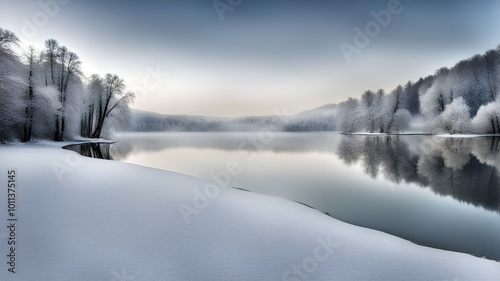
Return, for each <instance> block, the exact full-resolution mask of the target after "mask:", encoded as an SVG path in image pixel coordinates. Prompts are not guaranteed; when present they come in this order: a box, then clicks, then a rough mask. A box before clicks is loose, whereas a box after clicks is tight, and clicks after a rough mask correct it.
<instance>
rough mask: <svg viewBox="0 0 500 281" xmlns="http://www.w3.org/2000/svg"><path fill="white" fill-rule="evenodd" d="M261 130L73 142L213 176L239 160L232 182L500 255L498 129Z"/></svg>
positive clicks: (400, 232)
mask: <svg viewBox="0 0 500 281" xmlns="http://www.w3.org/2000/svg"><path fill="white" fill-rule="evenodd" d="M258 139H259V133H154V134H153V133H137V134H134V133H133V134H125V135H119V136H117V137H116V140H117V143H115V144H112V145H109V144H105V145H96V144H93V145H92V144H87V145H84V146H79V147H71V148H70V149H72V150H74V151H77V152H79V153H81V154H83V155H86V156H90V157H97V158H101V159H102V158H104V159H114V160H121V161H124V162H128V163H134V164H138V165H143V166H148V167H154V168H159V169H164V170H171V171H176V172H180V173H184V174H189V175H192V176H196V177H201V178H205V179H208V180H213V178H211V177H210V176H209V175H210V173H211V172H214V171H215V172H216V171H221V170H223V169H225V167H226V164H227V163H228V161H237V162H238V163H240V164H241V165H242V167H243V172H242V173H241V174H240V175H238V176H237V177H233V178H231V186H236V187H240V188H242V189H246V190H250V191H252V192H259V193H264V194H269V195H273V196H279V197H283V198H287V199H289V200H293V201H296V202H301V203H303V204H305V205H307V206H311V207H313V208H316V209H318V210H320V211H321V212H325V213H328V214H331V215H332V217H334V218H336V219H340V220H343V221H346V222H350V223H352V224H356V225H360V226H363V227H368V228H371V229H376V230H380V231H384V232H386V233H389V234H393V235H396V236H398V237H402V238H404V239H407V240H410V241H414V242H415V243H418V244H421V245H426V246H429V247H434V248H439V249H446V250H452V251H459V252H464V253H470V254H473V255H476V256H485V257H487V258H489V259H494V260H500V247H499V245H500V240H499V237H500V236H499V234H500V221H499V220H498V215H499V213H500V211H499V210H500V207H499V206H500V203H499V202H500V198H499V194H500V191H499V189H500V183H499V181H500V178H499V173H498V171H499V168H500V149H499V147H500V139H499V138H474V139H459V138H453V139H450V138H440V137H430V136H399V137H398V136H343V135H339V134H334V133H307V134H300V133H276V134H275V135H274V136H273V139H272V141H270V142H267V143H263V142H259V141H258ZM252 143H253V144H252ZM255 144H257V145H255ZM250 154H253V155H254V156H255V157H254V158H252V159H253V160H252V161H248V159H249V157H248V156H249V155H250ZM365 174H366V175H368V176H366V175H365ZM389 187H391V188H389ZM431 191H432V192H431ZM445 195H446V197H444V196H445ZM473 205H474V206H476V207H473Z"/></svg>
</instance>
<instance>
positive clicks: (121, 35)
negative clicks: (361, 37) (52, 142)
mask: <svg viewBox="0 0 500 281" xmlns="http://www.w3.org/2000/svg"><path fill="white" fill-rule="evenodd" d="M56 1H57V2H56ZM219 1H220V3H226V5H231V3H233V4H238V1H239V0H219ZM213 2H214V1H213V0H165V1H145V0H142V1H101V0H72V1H69V0H41V1H31V0H0V11H1V13H2V15H1V17H0V27H1V28H4V29H9V30H11V31H13V32H15V33H16V34H17V35H18V36H19V37H20V38H21V40H22V42H23V46H27V45H33V46H35V47H38V48H42V47H43V42H44V41H45V40H46V39H48V38H55V39H57V40H58V41H59V42H60V43H61V44H63V45H65V46H67V47H68V48H69V49H70V50H72V51H74V52H75V53H77V54H78V55H79V56H80V58H81V60H82V62H83V69H84V71H85V74H86V75H88V76H90V74H93V73H98V74H101V75H104V74H106V73H109V72H110V73H116V74H118V75H120V76H121V77H123V78H124V79H125V81H126V84H127V86H128V88H129V89H135V90H138V89H141V87H142V88H148V89H149V90H146V91H142V90H139V91H140V92H141V93H142V92H145V93H146V94H145V95H140V96H141V98H140V99H139V100H138V101H137V102H136V104H135V105H134V106H135V107H137V108H140V109H144V110H149V111H156V112H160V113H167V114H202V115H210V116H239V115H270V114H273V110H274V109H276V108H278V109H280V110H281V109H282V108H283V107H286V108H287V109H288V112H289V113H296V112H299V111H302V110H306V109H310V108H314V107H317V106H320V105H323V104H327V103H337V102H340V101H342V100H345V99H346V98H348V97H359V96H361V94H362V93H363V91H365V90H367V89H374V90H376V89H379V88H383V89H386V90H388V91H389V90H391V89H393V88H395V87H396V86H397V85H398V84H402V83H405V82H406V81H408V80H416V79H418V78H420V77H422V76H427V75H429V74H432V73H434V71H435V70H436V69H438V68H440V67H443V66H449V67H450V66H453V65H454V64H455V63H456V62H458V61H459V60H461V59H465V58H468V57H470V56H472V55H474V54H477V53H483V52H485V51H486V50H488V49H492V48H495V47H496V46H497V45H498V44H500V31H499V30H498V26H500V17H499V16H498V15H499V14H500V1H495V0H484V1H472V0H470V1H465V0H463V1H461V0H443V1H432V0H428V1H425V0H413V1H411V0H402V1H400V5H399V6H397V10H398V11H399V12H398V13H397V14H392V16H391V20H390V22H388V24H386V26H385V27H381V28H380V32H379V34H378V35H374V37H373V38H371V42H370V43H369V44H367V46H366V47H365V46H363V48H359V51H360V52H359V53H356V54H353V55H351V56H350V59H351V62H348V60H347V59H346V57H345V55H344V54H343V51H342V49H341V48H340V44H341V43H342V42H344V43H347V44H350V45H352V46H355V42H354V38H355V35H356V33H355V30H354V29H355V27H359V28H360V29H365V27H366V26H367V24H369V23H370V22H371V21H373V20H374V17H373V15H372V14H371V11H376V12H379V11H381V10H387V9H388V4H389V3H390V2H391V1H390V0H380V1H379V0H364V1H352V0H337V1H335V0H283V1H278V0H243V1H242V2H241V4H239V5H236V6H234V7H231V11H226V12H225V13H222V11H221V10H219V13H218V12H217V10H216V8H214V5H213ZM41 3H48V4H47V5H48V7H49V8H48V10H47V8H45V9H44V8H43V7H42V6H44V5H42V4H41ZM54 3H58V4H57V6H54V5H53V4H54ZM52 11H55V12H52ZM221 14H222V17H221V16H220V15H221ZM221 19H223V21H221ZM379 26H380V25H379ZM371 28H372V29H371V31H372V35H373V34H375V33H377V31H378V30H376V27H374V25H373V23H372V25H371ZM148 69H149V70H148ZM155 70H158V71H159V72H160V75H159V76H158V77H157V78H158V79H156V80H158V82H159V83H156V82H155V81H156V80H155V79H152V78H151V77H152V75H151V74H150V72H151V71H155ZM164 73H169V76H168V77H165V75H164ZM144 81H146V83H145V82H144ZM155 84H157V85H155Z"/></svg>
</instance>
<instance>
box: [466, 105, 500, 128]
mask: <svg viewBox="0 0 500 281" xmlns="http://www.w3.org/2000/svg"><path fill="white" fill-rule="evenodd" d="M472 127H473V130H474V132H476V133H482V134H500V102H491V103H489V104H487V105H483V106H481V108H479V111H478V112H477V115H476V116H475V117H474V119H472Z"/></svg>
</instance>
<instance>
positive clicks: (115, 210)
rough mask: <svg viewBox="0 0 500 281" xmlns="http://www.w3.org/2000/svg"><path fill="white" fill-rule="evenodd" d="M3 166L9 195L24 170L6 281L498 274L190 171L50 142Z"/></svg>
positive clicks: (9, 149) (6, 159)
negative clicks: (105, 157)
mask: <svg viewBox="0 0 500 281" xmlns="http://www.w3.org/2000/svg"><path fill="white" fill-rule="evenodd" d="M0 159H2V161H1V162H0V171H2V172H1V174H2V175H3V177H4V179H2V180H1V182H2V185H1V188H2V189H3V190H2V191H1V194H6V190H5V189H6V185H5V183H6V181H7V171H8V170H11V169H15V170H16V181H17V191H16V192H17V194H16V200H17V202H16V206H17V207H16V208H17V209H16V212H17V213H16V216H17V218H18V221H17V225H16V242H17V244H16V264H15V265H16V273H15V274H12V273H10V272H8V271H7V267H8V266H9V265H7V257H6V254H5V253H6V252H7V243H6V242H7V240H6V239H5V238H7V237H6V236H7V233H6V232H7V230H6V227H4V226H3V225H4V224H6V219H7V217H6V204H5V203H6V199H5V196H4V195H2V197H1V201H0V208H1V209H0V214H1V216H0V223H1V225H2V227H1V228H0V239H2V238H4V239H2V241H1V243H0V253H1V258H0V260H1V262H0V280H118V281H124V280H148V281H151V280H176V281H178V280H217V281H220V280H231V281H233V280H266V281H270V280H388V281H389V280H435V281H438V280H443V281H444V280H479V281H482V280H492V281H493V280H498V277H499V276H500V263H497V262H494V261H489V260H484V259H480V258H476V257H473V256H470V255H466V254H460V253H454V252H447V251H442V250H437V249H432V248H426V247H421V246H418V245H415V244H413V243H411V242H408V241H405V240H402V239H399V238H396V237H394V236H391V235H388V234H385V233H382V232H378V231H374V230H370V229H366V228H360V227H356V226H352V225H349V224H346V223H343V222H340V221H338V220H335V219H332V218H330V217H328V216H326V215H323V214H321V213H319V212H317V211H315V210H312V209H309V208H307V207H305V206H302V205H300V204H296V203H294V202H291V201H287V200H284V199H279V198H274V197H271V196H265V195H259V194H254V193H250V192H245V191H240V190H235V189H218V188H216V187H214V186H213V185H210V184H207V183H206V182H205V181H203V180H201V179H197V178H193V177H189V176H185V175H181V174H176V173H172V172H166V171H161V170H155V169H150V168H145V167H140V166H135V165H130V164H126V163H120V162H115V161H100V160H95V159H88V158H83V157H80V156H78V155H77V154H76V153H73V152H71V151H65V150H62V149H58V148H55V147H53V146H48V145H16V146H0ZM233 168H234V167H233ZM228 171H231V169H228ZM181 210H182V211H183V212H184V215H183V213H182V212H181ZM186 222H189V223H186ZM2 232H3V233H2Z"/></svg>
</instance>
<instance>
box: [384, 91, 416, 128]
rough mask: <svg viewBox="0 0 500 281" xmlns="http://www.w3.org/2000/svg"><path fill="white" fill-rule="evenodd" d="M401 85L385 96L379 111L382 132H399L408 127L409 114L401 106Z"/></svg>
mask: <svg viewBox="0 0 500 281" xmlns="http://www.w3.org/2000/svg"><path fill="white" fill-rule="evenodd" d="M402 94H403V87H401V86H398V87H397V88H396V89H395V90H394V91H393V92H391V94H389V95H386V96H385V102H384V103H383V108H382V110H381V111H380V114H381V117H380V120H381V122H382V126H381V128H383V132H382V133H394V132H400V131H402V130H405V129H406V128H408V125H409V122H410V119H411V114H410V112H409V111H408V110H407V109H405V108H403V106H402V102H403V96H402Z"/></svg>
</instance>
